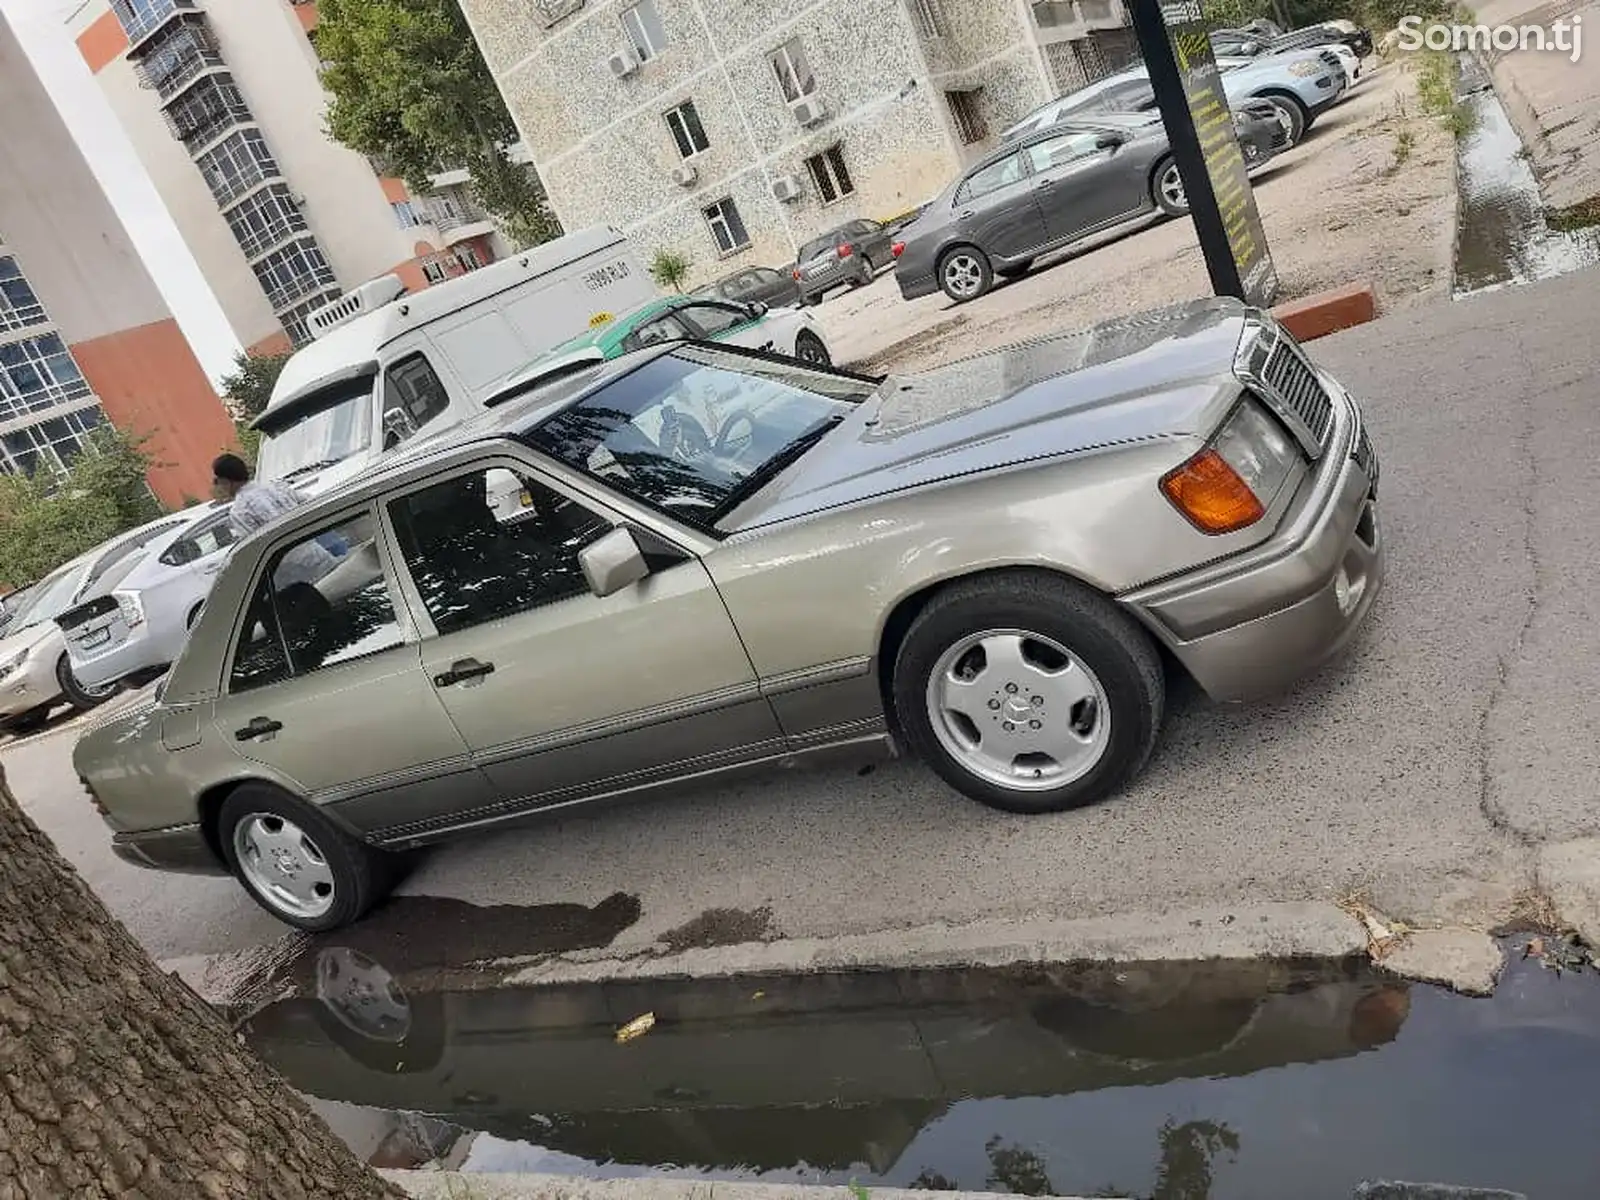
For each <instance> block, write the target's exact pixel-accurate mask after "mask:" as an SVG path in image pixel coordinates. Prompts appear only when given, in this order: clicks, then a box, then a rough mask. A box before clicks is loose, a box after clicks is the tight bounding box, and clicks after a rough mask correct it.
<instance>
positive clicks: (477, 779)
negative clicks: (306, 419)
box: [212, 507, 492, 832]
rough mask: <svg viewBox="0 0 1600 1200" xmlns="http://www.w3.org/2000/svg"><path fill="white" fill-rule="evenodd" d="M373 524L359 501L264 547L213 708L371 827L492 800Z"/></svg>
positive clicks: (268, 762) (268, 768)
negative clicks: (313, 527)
mask: <svg viewBox="0 0 1600 1200" xmlns="http://www.w3.org/2000/svg"><path fill="white" fill-rule="evenodd" d="M377 528H378V526H377V519H376V516H375V514H374V512H373V511H372V510H371V509H369V508H366V507H361V508H358V509H354V510H352V511H350V512H348V513H346V514H345V515H344V516H343V517H342V518H340V519H339V520H337V521H332V522H330V523H329V524H327V525H325V526H323V527H321V528H319V529H318V530H317V531H316V532H315V533H312V534H306V533H299V534H294V535H289V536H286V537H284V538H282V539H281V540H280V542H279V543H278V544H277V545H275V546H274V547H273V548H272V549H271V550H270V551H269V552H268V554H267V556H266V558H265V559H264V561H263V564H262V569H261V570H260V572H259V574H258V578H257V581H256V585H255V588H254V591H253V593H252V598H251V600H250V602H249V604H248V605H247V606H246V611H245V612H244V613H243V614H242V616H241V618H240V620H239V621H238V622H237V628H236V629H235V632H234V645H233V649H232V651H231V653H230V655H229V661H228V669H227V675H226V683H225V685H224V688H223V692H222V694H221V696H220V697H219V698H218V699H217V700H216V702H215V703H214V704H213V706H212V722H213V724H214V725H215V726H216V729H217V732H218V734H219V735H220V736H221V739H222V741H223V744H225V745H228V746H231V747H232V748H233V749H234V750H235V752H237V753H238V754H239V756H240V757H241V758H243V759H246V760H248V761H249V762H251V763H254V764H259V766H260V767H262V768H265V771H264V773H265V774H266V775H267V776H268V777H270V778H272V779H274V780H275V781H277V782H278V783H280V784H282V785H283V786H285V787H288V788H290V789H291V790H292V791H294V792H296V793H297V794H299V795H300V796H303V797H304V798H306V799H308V800H311V801H312V802H313V803H318V804H325V805H328V806H330V808H329V811H330V812H333V813H335V814H337V815H338V816H339V817H341V818H342V819H343V820H344V821H346V822H347V823H348V824H350V825H352V826H353V827H355V828H357V829H359V830H363V831H374V832H375V831H379V830H386V829H393V828H396V827H408V826H425V825H426V824H427V823H428V822H431V821H436V820H438V818H439V814H440V813H448V812H451V811H454V810H455V809H457V808H474V807H480V806H482V805H485V804H488V803H489V802H490V801H491V799H492V793H491V792H490V789H489V785H488V782H487V781H486V780H485V779H484V777H483V776H482V775H481V774H480V773H479V772H478V771H477V770H476V768H475V767H474V766H473V765H472V761H471V758H470V756H469V755H468V754H467V747H466V743H465V742H464V741H463V740H462V738H461V735H460V734H459V733H458V732H457V731H456V728H455V726H454V724H452V722H451V720H450V718H449V715H448V714H447V713H446V712H445V710H444V709H443V708H442V707H441V706H440V704H439V700H438V697H437V696H436V695H435V694H434V688H433V684H432V682H431V681H430V679H429V677H428V676H427V675H425V674H424V673H423V669H422V660H421V654H420V651H419V649H418V644H417V637H416V633H415V630H414V627H413V625H412V624H411V621H410V616H409V611H408V610H407V609H406V607H405V605H404V604H402V603H400V602H399V600H398V597H397V593H396V592H395V590H394V587H393V571H392V569H391V567H390V556H389V552H388V549H387V548H386V547H385V546H384V545H383V544H382V541H381V539H379V538H378V537H377ZM336 551H340V552H339V553H336Z"/></svg>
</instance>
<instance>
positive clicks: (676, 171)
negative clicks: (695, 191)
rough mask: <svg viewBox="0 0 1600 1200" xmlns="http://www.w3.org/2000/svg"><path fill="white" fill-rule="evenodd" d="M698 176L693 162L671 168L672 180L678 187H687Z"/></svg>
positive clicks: (698, 173)
mask: <svg viewBox="0 0 1600 1200" xmlns="http://www.w3.org/2000/svg"><path fill="white" fill-rule="evenodd" d="M699 178H700V172H699V171H697V170H695V167H694V164H693V163H684V164H683V165H681V166H677V167H673V168H672V182H673V183H675V184H677V185H678V186H679V187H688V186H689V185H690V184H692V183H693V182H694V181H695V180H696V179H699Z"/></svg>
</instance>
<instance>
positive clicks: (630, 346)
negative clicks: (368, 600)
mask: <svg viewBox="0 0 1600 1200" xmlns="http://www.w3.org/2000/svg"><path fill="white" fill-rule="evenodd" d="M692 336H693V335H692V334H691V333H690V332H689V329H688V327H687V326H685V325H684V323H683V322H682V321H680V320H679V319H678V317H677V315H676V314H675V313H664V314H663V315H661V316H659V317H655V318H652V319H651V320H649V321H646V322H645V323H644V324H643V325H641V326H639V328H637V329H635V330H634V331H633V332H632V333H630V334H629V335H628V336H627V337H626V338H624V339H623V341H622V348H623V349H624V350H638V349H640V348H642V347H644V346H654V345H656V344H657V343H658V342H672V341H678V340H681V339H683V338H686V337H692Z"/></svg>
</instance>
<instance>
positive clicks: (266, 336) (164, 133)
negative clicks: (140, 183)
mask: <svg viewBox="0 0 1600 1200" xmlns="http://www.w3.org/2000/svg"><path fill="white" fill-rule="evenodd" d="M316 21H317V14H316V5H315V4H314V3H294V2H292V0H235V2H233V3H229V4H218V5H212V6H209V7H207V8H206V9H204V10H203V11H202V10H201V9H199V8H197V7H194V6H193V5H192V3H191V0H89V2H88V3H86V4H84V5H83V6H82V7H80V8H79V9H78V10H77V11H76V12H75V13H73V15H72V16H71V18H70V20H69V26H70V28H71V31H72V33H73V35H74V36H75V38H76V40H77V44H78V48H79V51H80V52H81V53H82V55H83V58H84V60H85V62H86V63H87V64H88V66H89V68H90V70H91V71H93V72H94V74H95V77H96V80H97V81H98V82H99V84H100V85H101V87H102V88H103V89H104V91H105V93H106V95H107V97H108V99H109V100H110V101H111V105H112V108H113V109H114V110H115V111H116V112H117V114H118V115H119V117H120V119H121V120H122V123H123V126H124V128H125V130H126V131H127V134H128V137H129V139H130V141H131V142H132V143H133V146H134V149H135V151H136V152H137V154H138V155H139V158H140V160H141V161H142V162H143V164H144V166H145V169H146V171H148V173H149V175H150V178H151V180H152V182H153V183H154V184H155V187H156V190H157V192H158V193H159V194H160V195H161V198H162V200H163V201H164V203H165V204H166V206H167V208H168V210H169V211H170V212H171V214H172V217H173V220H174V221H175V222H176V224H177V226H178V228H179V229H180V230H181V231H182V232H183V236H184V238H185V241H186V242H187V243H188V246H189V249H190V251H191V252H192V253H193V254H194V257H195V260H196V262H197V263H198V264H199V267H200V271H201V273H202V274H203V275H204V276H205V277H206V280H207V281H208V282H209V283H210V285H211V288H212V290H213V291H214V292H215V294H216V297H217V300H218V302H219V304H220V305H221V307H222V310H223V313H224V314H225V315H226V317H227V319H228V321H229V323H230V324H231V325H232V327H233V331H234V333H235V335H236V336H237V337H238V339H239V341H240V342H241V343H242V344H243V345H245V346H246V347H248V348H250V349H251V350H252V351H254V352H272V351H278V350H283V349H287V348H288V347H289V346H290V345H298V344H302V343H303V342H304V341H305V340H307V336H308V334H307V331H306V328H305V319H306V316H307V315H308V314H309V313H310V312H311V311H312V310H313V309H315V308H316V307H318V306H319V305H321V304H324V303H326V302H327V301H328V300H330V299H333V298H334V297H337V296H338V295H340V294H341V293H342V292H344V291H347V290H349V289H351V288H353V287H356V286H359V285H360V284H362V283H365V282H367V281H368V280H370V279H373V278H376V277H377V276H380V275H384V274H388V273H391V272H393V273H397V274H399V275H400V277H401V278H402V279H403V280H404V281H405V283H406V285H407V286H408V287H410V288H412V289H416V288H420V287H426V286H428V284H429V283H432V282H439V281H441V280H443V279H445V278H448V277H450V276H452V275H458V274H461V273H462V272H464V271H466V270H469V269H474V268H475V267H476V266H481V265H485V264H486V263H488V262H492V261H493V260H494V259H495V258H496V257H498V256H499V254H500V253H502V252H503V250H504V244H503V241H502V240H501V239H500V237H499V235H498V233H497V232H496V230H495V228H494V226H493V225H492V224H490V223H488V222H487V221H485V220H483V214H482V213H480V212H478V211H477V210H476V209H475V208H474V207H473V206H472V202H471V200H470V198H468V197H466V196H464V195H462V194H460V191H459V189H456V191H455V192H454V193H451V192H450V191H449V190H448V189H447V190H446V192H445V193H444V194H442V195H439V196H433V195H430V196H427V197H414V196H412V195H411V194H410V193H409V191H408V190H407V189H406V186H405V184H404V183H402V182H401V181H400V180H398V179H387V178H383V177H381V176H380V175H379V174H378V173H377V171H376V170H375V169H374V168H373V166H372V164H371V163H369V162H368V161H367V159H366V158H365V157H363V156H362V155H360V154H357V153H355V152H354V151H352V150H349V149H347V148H345V147H343V146H340V145H338V144H337V143H335V142H333V141H332V140H331V139H330V138H328V136H327V135H326V133H325V132H324V120H325V114H326V109H327V94H326V93H325V92H324V91H323V90H322V86H321V83H320V81H319V74H318V71H319V62H318V58H317V54H316V50H315V48H314V45H313V42H312V37H311V35H312V33H313V31H314V30H315V28H316Z"/></svg>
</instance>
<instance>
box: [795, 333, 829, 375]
mask: <svg viewBox="0 0 1600 1200" xmlns="http://www.w3.org/2000/svg"><path fill="white" fill-rule="evenodd" d="M794 356H795V357H796V358H798V359H799V360H800V361H801V362H803V363H805V364H806V365H807V366H811V367H831V366H832V365H833V355H831V354H829V353H828V348H827V347H826V346H825V345H823V344H822V339H821V338H819V337H818V336H817V335H816V334H814V333H812V332H811V331H810V330H809V329H802V330H801V331H800V332H799V333H797V334H796V335H795V339H794Z"/></svg>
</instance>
